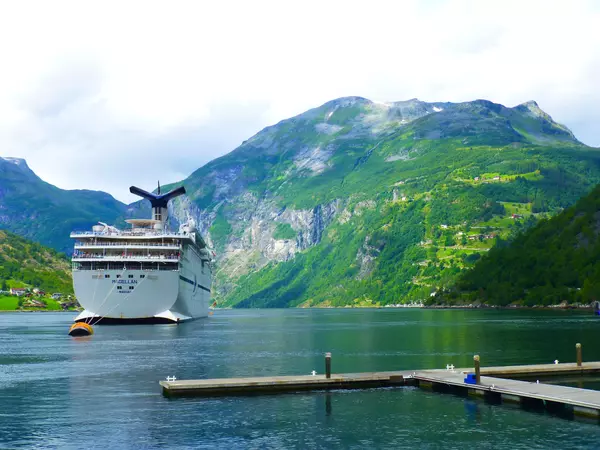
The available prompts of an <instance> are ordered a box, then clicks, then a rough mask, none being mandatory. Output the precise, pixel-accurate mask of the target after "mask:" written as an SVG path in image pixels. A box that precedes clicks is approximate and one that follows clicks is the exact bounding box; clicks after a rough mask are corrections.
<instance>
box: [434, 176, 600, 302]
mask: <svg viewBox="0 0 600 450" xmlns="http://www.w3.org/2000/svg"><path fill="white" fill-rule="evenodd" d="M595 300H600V186H598V187H596V188H595V189H594V190H592V192H591V193H590V194H589V195H587V196H585V197H583V198H582V199H580V200H579V201H578V202H577V204H576V205H575V206H573V207H571V208H569V209H567V210H565V211H563V212H562V213H560V214H558V215H557V216H555V217H553V218H551V219H549V220H543V221H541V222H540V223H538V224H537V225H536V226H535V227H534V228H532V229H530V230H529V231H527V232H526V233H524V234H522V235H520V236H518V237H517V238H516V239H515V240H514V241H513V242H511V243H510V244H509V245H497V246H496V247H494V248H493V249H492V250H491V251H490V252H489V254H488V255H486V256H485V257H483V258H482V259H481V261H479V262H478V263H477V264H476V265H475V267H474V268H473V269H472V270H471V271H469V272H466V273H465V274H463V275H462V276H461V277H460V278H459V279H458V281H457V283H456V286H453V287H452V288H451V289H448V290H447V291H446V292H443V293H440V295H438V296H436V297H435V299H432V301H434V302H446V303H453V302H469V303H470V302H473V301H483V302H486V303H489V304H495V305H508V304H510V303H523V304H526V305H544V304H552V303H560V302H563V301H567V302H569V303H575V302H578V303H590V302H592V301H595Z"/></svg>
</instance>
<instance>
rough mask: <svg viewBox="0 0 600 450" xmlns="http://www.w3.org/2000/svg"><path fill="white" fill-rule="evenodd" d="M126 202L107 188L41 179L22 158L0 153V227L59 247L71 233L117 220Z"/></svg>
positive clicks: (63, 248) (63, 246)
mask: <svg viewBox="0 0 600 450" xmlns="http://www.w3.org/2000/svg"><path fill="white" fill-rule="evenodd" d="M126 211H127V206H126V205H125V204H123V203H121V202H119V201H117V200H115V199H114V198H113V197H112V196H111V195H109V194H107V193H105V192H98V191H88V190H63V189H59V188H57V187H55V186H52V185H51V184H49V183H46V182H45V181H42V180H41V179H40V178H39V177H38V176H37V175H36V174H35V173H34V172H33V171H32V170H31V169H30V168H29V167H28V166H27V163H26V162H25V160H23V159H19V158H2V157H0V227H2V228H4V229H6V230H9V231H12V232H14V233H17V234H19V235H21V236H24V237H26V238H29V239H32V240H35V241H37V242H40V243H42V244H44V245H47V246H50V247H53V248H55V249H57V250H59V251H66V252H70V251H71V250H72V243H71V242H70V239H69V234H70V232H71V231H72V230H74V229H89V228H90V227H91V226H92V225H93V224H95V223H97V222H98V221H99V220H102V221H105V222H110V223H114V222H118V221H119V218H121V217H123V216H124V215H125V214H126Z"/></svg>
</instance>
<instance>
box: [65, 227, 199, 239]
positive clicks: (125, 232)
mask: <svg viewBox="0 0 600 450" xmlns="http://www.w3.org/2000/svg"><path fill="white" fill-rule="evenodd" d="M76 236H100V237H107V236H158V237H160V236H177V237H189V235H188V234H185V233H179V232H176V231H168V230H151V229H146V228H144V229H139V230H120V231H119V232H115V231H87V230H86V231H78V230H75V231H71V237H76Z"/></svg>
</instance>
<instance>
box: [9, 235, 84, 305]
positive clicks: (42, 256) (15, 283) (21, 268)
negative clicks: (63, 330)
mask: <svg viewBox="0 0 600 450" xmlns="http://www.w3.org/2000/svg"><path fill="white" fill-rule="evenodd" d="M0 287H1V288H2V289H3V290H6V289H7V288H9V287H31V288H36V287H37V288H40V289H42V290H44V291H47V292H62V293H72V292H73V284H72V281H71V264H70V262H69V260H68V259H67V258H66V257H65V255H61V254H59V253H57V252H56V250H54V249H51V248H48V247H44V246H42V245H40V244H38V243H36V242H31V241H29V240H27V239H24V238H22V237H21V236H17V235H16V234H13V233H10V232H7V231H3V230H0Z"/></svg>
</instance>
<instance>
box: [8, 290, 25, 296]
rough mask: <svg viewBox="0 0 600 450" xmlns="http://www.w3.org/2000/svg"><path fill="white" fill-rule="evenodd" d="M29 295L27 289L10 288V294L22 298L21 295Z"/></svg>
mask: <svg viewBox="0 0 600 450" xmlns="http://www.w3.org/2000/svg"><path fill="white" fill-rule="evenodd" d="M26 293H27V289H25V288H10V294H11V295H16V296H18V297H20V296H21V295H25V294H26Z"/></svg>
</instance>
